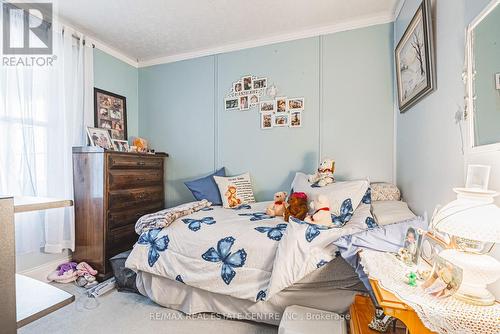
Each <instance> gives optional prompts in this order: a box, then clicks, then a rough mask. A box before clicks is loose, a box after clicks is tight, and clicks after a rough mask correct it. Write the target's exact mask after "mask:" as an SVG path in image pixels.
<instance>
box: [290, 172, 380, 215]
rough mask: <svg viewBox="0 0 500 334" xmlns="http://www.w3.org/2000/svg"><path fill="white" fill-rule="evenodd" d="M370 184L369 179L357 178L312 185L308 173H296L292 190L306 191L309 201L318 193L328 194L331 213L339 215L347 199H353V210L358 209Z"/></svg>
mask: <svg viewBox="0 0 500 334" xmlns="http://www.w3.org/2000/svg"><path fill="white" fill-rule="evenodd" d="M369 185H370V183H369V182H368V180H357V181H343V182H335V183H331V184H329V185H327V186H324V187H311V183H309V181H308V180H307V175H306V174H304V173H296V174H295V178H294V179H293V182H292V191H293V192H303V193H306V195H307V200H308V201H309V202H312V201H313V200H314V198H315V197H316V196H318V195H325V196H327V197H328V200H329V201H330V211H331V213H332V214H334V215H336V216H338V215H340V214H341V212H340V211H341V210H340V208H341V206H342V203H344V201H346V200H347V199H349V200H350V201H351V205H352V210H353V211H354V210H356V208H357V207H358V205H359V203H360V202H361V199H362V198H363V196H364V195H365V193H366V191H367V190H368V187H369Z"/></svg>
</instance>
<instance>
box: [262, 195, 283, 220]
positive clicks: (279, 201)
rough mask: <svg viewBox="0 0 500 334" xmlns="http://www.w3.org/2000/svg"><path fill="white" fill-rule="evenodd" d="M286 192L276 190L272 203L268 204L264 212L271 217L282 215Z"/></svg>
mask: <svg viewBox="0 0 500 334" xmlns="http://www.w3.org/2000/svg"><path fill="white" fill-rule="evenodd" d="M286 195H287V193H286V192H284V191H280V192H277V193H276V194H274V203H272V204H269V206H268V207H267V210H266V214H267V215H269V216H271V217H277V216H280V217H283V214H284V213H285V200H286Z"/></svg>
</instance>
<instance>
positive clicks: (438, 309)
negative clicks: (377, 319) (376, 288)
mask: <svg viewBox="0 0 500 334" xmlns="http://www.w3.org/2000/svg"><path fill="white" fill-rule="evenodd" d="M361 264H362V265H363V268H364V270H365V272H366V273H367V274H368V275H369V277H370V278H373V279H376V280H378V282H379V283H380V285H381V286H382V287H383V288H385V289H386V290H388V291H390V292H392V293H393V294H395V295H396V296H398V297H399V298H400V299H401V300H402V301H403V302H405V303H406V304H408V305H409V306H411V307H412V308H413V309H414V310H415V312H416V313H417V315H418V317H419V318H420V320H422V323H423V324H424V325H425V326H426V327H427V328H429V329H430V330H431V331H434V332H437V333H446V334H472V333H474V334H499V333H500V304H498V303H496V304H495V305H493V306H475V305H471V304H466V303H464V302H461V301H459V300H458V299H456V298H453V297H448V298H436V297H433V296H431V295H428V294H426V293H425V292H424V291H423V289H422V288H420V287H418V286H417V287H411V286H409V285H408V284H407V283H406V277H405V275H406V273H407V272H408V269H409V267H407V266H406V265H405V264H403V263H402V262H401V261H399V260H398V259H397V258H396V257H395V256H394V255H393V254H390V253H383V252H377V251H372V250H363V252H362V254H361Z"/></svg>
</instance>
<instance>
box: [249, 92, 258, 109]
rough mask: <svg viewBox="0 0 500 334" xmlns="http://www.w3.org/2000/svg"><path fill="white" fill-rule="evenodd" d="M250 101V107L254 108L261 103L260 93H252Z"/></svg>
mask: <svg viewBox="0 0 500 334" xmlns="http://www.w3.org/2000/svg"><path fill="white" fill-rule="evenodd" d="M249 103H250V108H253V107H255V106H257V105H259V95H257V94H250V99H249Z"/></svg>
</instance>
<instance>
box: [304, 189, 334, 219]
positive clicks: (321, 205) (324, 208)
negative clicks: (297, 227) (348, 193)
mask: <svg viewBox="0 0 500 334" xmlns="http://www.w3.org/2000/svg"><path fill="white" fill-rule="evenodd" d="M311 206H312V208H313V209H314V213H313V214H312V215H307V216H306V218H305V219H304V221H305V222H306V223H311V224H316V225H324V226H332V216H331V214H330V203H329V201H328V197H326V196H325V195H319V196H318V197H316V199H315V200H314V201H313V202H312V203H311Z"/></svg>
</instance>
